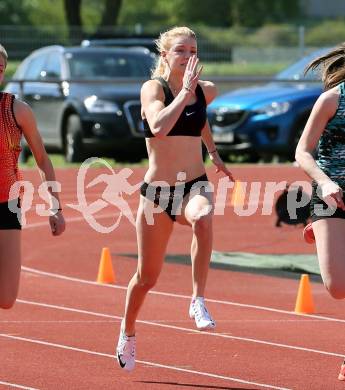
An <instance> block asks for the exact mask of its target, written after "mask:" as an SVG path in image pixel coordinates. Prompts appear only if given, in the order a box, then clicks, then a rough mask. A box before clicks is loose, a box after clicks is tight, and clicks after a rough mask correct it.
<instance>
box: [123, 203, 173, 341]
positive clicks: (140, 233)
mask: <svg viewBox="0 0 345 390" xmlns="http://www.w3.org/2000/svg"><path fill="white" fill-rule="evenodd" d="M145 209H146V211H145ZM147 210H152V202H151V201H150V200H148V199H146V198H145V197H143V196H140V205H139V209H138V213H137V220H136V229H137V242H138V268H137V271H136V273H135V274H134V276H133V277H132V279H131V281H130V282H129V285H128V290H127V297H126V308H125V315H124V322H123V328H124V331H125V333H126V334H127V335H129V336H130V335H133V334H135V320H136V318H137V316H138V313H139V310H140V307H141V306H142V303H143V301H144V298H145V296H146V294H147V292H148V291H149V290H150V289H151V288H152V287H153V286H154V285H155V283H156V281H157V279H158V276H159V274H160V272H161V269H162V265H163V261H164V257H165V251H166V247H167V244H168V240H169V237H170V235H171V232H172V230H173V224H174V223H173V221H172V219H171V218H170V217H169V216H168V214H167V213H166V212H164V211H162V212H160V213H155V214H153V215H152V217H153V224H149V223H148V221H147V218H146V216H147V213H146V212H147ZM149 222H152V221H149Z"/></svg>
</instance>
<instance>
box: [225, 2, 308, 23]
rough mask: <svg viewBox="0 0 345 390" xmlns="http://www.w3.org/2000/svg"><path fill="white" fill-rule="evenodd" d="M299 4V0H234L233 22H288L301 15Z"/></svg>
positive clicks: (232, 4)
mask: <svg viewBox="0 0 345 390" xmlns="http://www.w3.org/2000/svg"><path fill="white" fill-rule="evenodd" d="M299 4H300V2H299V0H289V1H286V0H232V1H231V16H232V22H233V24H235V25H239V26H245V27H258V26H262V25H263V24H265V23H272V22H273V23H278V22H287V21H289V20H293V19H296V18H298V17H299V16H300V12H301V10H300V5H299Z"/></svg>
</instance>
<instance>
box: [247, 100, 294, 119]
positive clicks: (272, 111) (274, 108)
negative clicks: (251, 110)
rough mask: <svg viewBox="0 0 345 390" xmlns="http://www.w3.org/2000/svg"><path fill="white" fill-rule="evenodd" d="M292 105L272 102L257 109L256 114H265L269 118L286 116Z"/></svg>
mask: <svg viewBox="0 0 345 390" xmlns="http://www.w3.org/2000/svg"><path fill="white" fill-rule="evenodd" d="M290 107H291V104H290V103H289V102H272V103H270V104H267V105H265V106H263V107H260V108H257V109H256V110H255V112H256V113H257V114H264V115H268V116H275V115H281V114H285V113H286V112H287V111H289V109H290Z"/></svg>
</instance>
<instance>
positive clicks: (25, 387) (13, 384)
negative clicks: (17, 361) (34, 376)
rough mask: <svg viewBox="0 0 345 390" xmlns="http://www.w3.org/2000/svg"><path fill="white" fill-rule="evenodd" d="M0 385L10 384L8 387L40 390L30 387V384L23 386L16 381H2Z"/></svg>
mask: <svg viewBox="0 0 345 390" xmlns="http://www.w3.org/2000/svg"><path fill="white" fill-rule="evenodd" d="M0 385H4V386H8V387H15V388H16V389H25V390H38V389H36V388H34V387H28V386H21V385H17V384H16V383H10V382H1V381H0Z"/></svg>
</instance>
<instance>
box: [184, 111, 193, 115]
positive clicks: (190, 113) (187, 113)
mask: <svg viewBox="0 0 345 390" xmlns="http://www.w3.org/2000/svg"><path fill="white" fill-rule="evenodd" d="M194 113H195V111H193V112H186V116H189V115H192V114H194Z"/></svg>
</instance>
